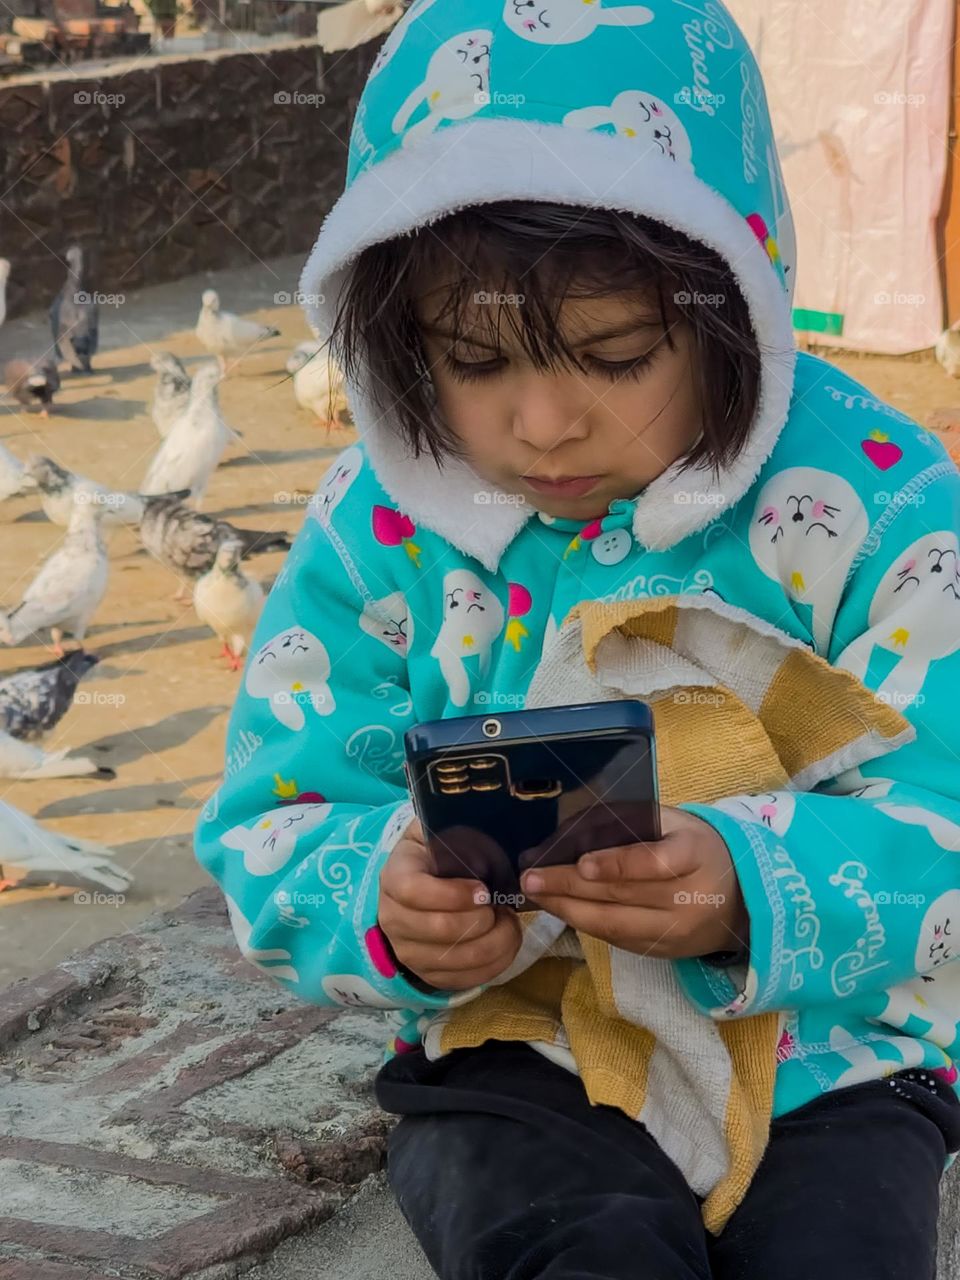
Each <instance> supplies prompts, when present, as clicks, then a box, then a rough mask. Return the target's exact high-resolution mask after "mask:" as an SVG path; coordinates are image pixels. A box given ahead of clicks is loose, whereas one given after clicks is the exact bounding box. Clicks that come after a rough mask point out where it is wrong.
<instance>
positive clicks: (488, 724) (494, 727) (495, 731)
mask: <svg viewBox="0 0 960 1280" xmlns="http://www.w3.org/2000/svg"><path fill="white" fill-rule="evenodd" d="M500 729H501V724H500V721H499V720H494V719H492V718H491V719H490V720H484V722H483V724H482V725H481V726H480V732H481V733H482V734H483V736H484V737H485V738H499V737H500Z"/></svg>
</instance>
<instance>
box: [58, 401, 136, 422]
mask: <svg viewBox="0 0 960 1280" xmlns="http://www.w3.org/2000/svg"><path fill="white" fill-rule="evenodd" d="M146 408H147V403H146V401H145V400H124V399H122V398H121V397H119V396H118V397H117V398H116V399H114V398H113V397H112V396H108V395H101V396H92V397H91V398H90V399H89V400H80V401H77V403H76V404H58V405H57V407H56V415H55V416H56V417H58V418H71V419H72V420H73V421H75V422H102V421H103V420H104V419H107V420H108V421H114V420H117V421H120V422H126V421H128V420H129V419H130V418H133V417H136V416H137V415H138V414H141V413H145V412H146ZM51 416H53V415H51Z"/></svg>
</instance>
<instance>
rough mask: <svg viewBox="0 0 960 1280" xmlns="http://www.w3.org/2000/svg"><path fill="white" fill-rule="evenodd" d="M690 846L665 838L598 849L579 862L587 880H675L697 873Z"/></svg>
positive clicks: (585, 855)
mask: <svg viewBox="0 0 960 1280" xmlns="http://www.w3.org/2000/svg"><path fill="white" fill-rule="evenodd" d="M688 849H689V846H688V843H687V842H686V841H685V840H683V839H679V840H675V839H671V838H670V837H669V836H665V837H664V839H662V840H656V841H652V842H651V843H649V844H646V843H638V844H625V845H617V846H616V847H614V848H611V849H595V850H594V851H593V852H592V853H585V854H583V856H582V857H581V858H579V859H578V861H577V862H576V864H575V865H576V868H577V871H578V873H579V874H580V875H581V876H582V877H583V878H584V879H585V880H675V879H677V878H678V877H679V876H684V875H689V874H690V872H692V871H693V870H695V867H694V865H693V864H692V861H691V859H690V857H689V856H688Z"/></svg>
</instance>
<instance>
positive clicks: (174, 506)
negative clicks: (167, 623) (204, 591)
mask: <svg viewBox="0 0 960 1280" xmlns="http://www.w3.org/2000/svg"><path fill="white" fill-rule="evenodd" d="M140 540H141V542H142V543H143V545H144V546H145V547H146V549H147V550H148V551H149V552H150V554H151V555H152V556H153V557H154V558H155V559H156V560H159V561H160V563H161V564H163V565H166V567H167V568H168V569H171V570H172V571H173V572H174V573H175V574H177V575H178V576H179V577H180V578H199V577H201V575H203V574H205V573H209V572H210V570H211V569H212V568H213V566H214V564H215V562H216V558H217V552H218V550H219V549H220V547H221V546H222V545H223V543H225V542H239V544H240V547H241V556H242V557H246V556H256V555H262V554H263V553H264V552H266V551H289V549H290V537H289V535H288V534H286V533H284V532H282V531H281V532H280V533H266V532H264V531H263V530H262V529H238V528H237V527H236V526H235V525H232V524H230V522H229V521H228V520H215V519H214V518H213V516H205V515H203V514H201V512H199V511H194V510H193V509H192V507H188V506H187V505H186V503H184V502H179V501H177V499H176V496H175V495H173V494H171V495H170V496H167V495H164V496H163V497H159V498H150V499H148V500H147V505H146V510H145V511H144V515H143V519H142V520H141V521H140Z"/></svg>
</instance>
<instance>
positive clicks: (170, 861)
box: [0, 258, 960, 986]
mask: <svg viewBox="0 0 960 1280" xmlns="http://www.w3.org/2000/svg"><path fill="white" fill-rule="evenodd" d="M300 265H301V260H300V259H299V258H287V259H283V260H281V261H275V262H271V263H266V264H258V265H256V266H252V267H249V268H244V269H242V270H233V271H228V272H221V273H213V274H205V275H203V276H201V277H195V278H192V279H188V280H184V281H180V282H179V283H177V284H175V285H164V286H160V287H158V288H156V289H152V290H146V291H143V292H141V293H139V294H138V295H136V297H132V298H128V299H126V300H125V302H124V303H123V305H122V306H119V307H117V308H115V309H113V310H108V311H107V313H106V314H105V315H104V317H103V346H104V347H105V348H106V349H105V350H104V349H102V350H101V354H100V356H99V359H98V360H97V361H96V362H95V363H96V368H95V372H94V373H93V374H92V375H89V376H82V375H74V376H69V375H67V376H66V377H65V386H64V390H63V391H62V393H61V395H60V396H59V399H58V405H59V406H60V412H58V413H57V414H55V415H54V416H52V417H51V418H49V419H48V420H46V421H44V420H42V419H40V418H38V417H37V416H35V415H32V414H25V413H23V412H21V411H19V409H18V408H17V407H16V406H14V405H12V404H10V403H9V402H8V403H0V439H2V441H3V443H4V444H6V445H7V446H8V447H9V448H10V449H11V450H12V451H13V452H14V453H16V454H17V455H18V456H20V457H26V456H27V454H29V453H31V452H40V453H46V454H48V455H50V456H51V457H53V458H55V459H56V460H57V461H58V462H60V463H61V464H63V465H65V466H68V467H70V468H72V469H74V470H77V471H80V472H82V473H83V474H85V475H88V476H91V477H94V478H95V479H97V480H99V481H100V482H102V483H107V484H110V485H112V486H115V487H118V488H127V489H135V488H136V487H137V485H138V483H139V482H140V480H141V479H142V478H143V475H144V473H145V471H146V467H147V464H148V461H149V459H150V457H151V456H152V453H153V451H154V449H155V448H156V446H157V443H158V437H157V435H156V432H155V429H154V426H153V423H152V421H151V418H150V412H149V410H150V401H151V398H152V390H153V380H154V379H153V374H152V372H151V370H150V368H149V364H148V361H149V358H150V355H151V354H152V352H154V351H156V350H160V349H166V350H171V351H173V352H175V353H176V354H177V355H179V356H180V357H181V358H182V359H183V360H184V361H185V362H186V363H187V365H188V367H189V368H193V367H195V366H196V364H197V363H198V362H199V361H200V359H201V358H203V355H204V353H203V351H202V349H201V348H200V346H199V344H198V343H197V341H196V339H195V337H194V335H193V331H192V330H193V325H194V323H195V321H196V313H197V308H198V306H199V298H200V293H201V292H202V290H203V289H204V288H206V287H208V286H210V285H213V286H214V287H216V288H218V289H219V290H220V292H221V298H222V301H223V305H224V306H225V307H227V308H229V309H232V310H237V311H241V312H243V313H245V314H249V315H252V316H255V317H256V318H258V319H260V320H262V321H263V322H264V323H270V324H272V325H275V326H276V327H277V328H279V329H280V330H281V333H282V337H281V338H277V339H273V340H270V341H269V342H266V343H264V344H263V346H262V347H261V348H259V349H258V350H257V352H256V353H255V354H252V355H250V356H249V357H248V358H247V359H245V360H244V361H243V363H242V365H241V367H240V369H239V370H238V371H237V372H236V373H233V374H231V376H230V377H228V378H227V380H226V381H225V382H224V383H223V384H222V385H221V404H222V407H223V410H224V416H225V417H226V419H227V421H228V422H229V423H230V424H231V425H232V426H234V427H236V428H238V429H239V430H240V431H242V432H243V441H242V446H239V447H233V448H231V450H230V451H229V453H228V454H227V457H226V460H225V461H224V463H223V465H221V467H220V468H219V470H218V471H217V473H216V475H215V476H214V478H213V481H212V483H211V485H210V488H209V490H208V492H207V495H206V498H205V501H204V508H203V509H204V510H205V511H207V512H210V513H216V514H218V515H222V516H224V517H226V518H227V519H229V520H232V521H234V522H235V523H240V524H244V525H249V526H254V527H258V528H264V529H287V530H289V531H290V532H291V533H293V532H295V531H296V530H297V529H298V528H299V526H300V524H301V522H302V520H303V515H304V506H303V498H304V497H305V496H306V495H309V493H310V492H312V490H313V489H314V488H315V486H316V484H317V482H318V480H319V479H320V477H321V476H322V474H323V472H324V470H325V469H326V467H327V466H328V465H329V461H330V459H331V458H332V457H333V456H335V454H336V452H337V451H338V449H339V448H342V447H343V446H344V444H346V443H347V442H348V441H349V438H350V437H349V434H348V433H346V434H345V433H341V434H340V436H339V437H337V438H335V439H331V440H329V441H328V440H326V439H325V437H324V432H323V430H322V429H321V428H319V427H318V426H317V425H316V422H315V420H314V419H313V417H312V416H311V415H310V414H309V413H307V412H306V411H304V410H301V409H299V408H298V407H297V405H296V403H295V401H294V398H293V393H292V388H291V385H290V382H289V381H288V380H287V375H286V373H285V371H284V367H283V366H284V361H285V359H286V357H287V355H288V354H289V352H290V349H291V348H292V347H293V346H294V345H295V344H296V343H297V342H299V341H301V340H302V339H304V338H306V337H308V336H309V334H308V331H307V328H306V324H305V321H304V318H303V315H302V313H301V311H300V309H299V307H297V306H295V305H283V306H277V305H275V298H276V295H277V294H278V293H279V292H282V291H287V292H289V293H292V292H293V291H294V290H295V288H296V282H297V276H298V273H299V268H300ZM46 335H47V329H46V323H45V319H44V317H43V316H42V315H37V316H32V317H28V318H27V319H25V320H20V321H14V322H8V324H7V325H6V326H4V328H3V329H2V330H0V357H2V359H3V360H6V359H8V358H10V357H11V356H13V355H25V354H30V353H37V352H39V351H42V350H45V349H46V342H47V337H46ZM837 363H839V364H841V365H842V366H843V367H844V368H846V369H847V370H848V371H849V372H850V373H852V374H853V376H854V377H856V378H858V379H859V380H860V381H862V382H863V383H865V384H866V386H867V387H869V388H870V390H871V391H872V392H873V393H874V394H876V395H878V396H880V397H882V398H883V399H886V400H888V401H889V402H890V403H892V404H893V405H895V406H896V407H897V408H900V409H902V410H904V411H905V412H907V413H909V414H912V415H914V416H916V417H917V418H918V419H919V420H920V421H921V422H926V420H927V417H928V415H929V413H930V412H931V411H933V410H937V409H942V408H943V407H944V406H953V405H960V385H957V384H954V383H952V382H951V381H950V380H949V379H948V378H947V377H946V375H945V374H944V373H943V371H942V370H941V368H940V366H939V365H937V364H936V363H935V362H934V361H933V359H932V356H930V357H911V358H907V359H880V358H871V357H857V356H849V357H844V358H842V359H840V360H838V361H837ZM958 415H960V410H958ZM61 536H62V531H61V530H60V529H58V528H56V527H55V526H53V525H51V524H49V523H48V522H47V521H46V520H45V519H44V517H43V515H42V512H41V511H40V510H39V504H38V503H37V501H36V500H34V499H28V498H15V499H12V500H10V501H8V502H7V503H5V504H3V507H2V508H0V604H2V605H3V606H5V607H10V606H12V605H13V604H15V603H16V602H17V601H18V600H19V597H20V592H21V591H22V589H23V587H24V586H25V585H26V583H27V582H28V581H29V579H30V578H31V576H32V574H33V572H35V570H36V567H37V564H38V562H39V561H40V560H41V559H42V558H43V557H44V556H45V555H47V554H48V553H49V551H50V550H51V549H52V548H53V547H54V546H56V544H57V543H58V542H59V541H60V538H61ZM280 561H281V557H280V555H277V554H273V555H269V556H263V557H260V558H259V559H257V560H254V561H252V562H251V563H250V570H251V572H252V573H253V576H256V577H258V578H259V579H260V580H261V581H263V582H264V583H266V584H269V582H270V580H271V579H272V578H273V576H274V575H275V574H276V572H277V570H278V568H279V566H280ZM110 563H111V578H110V583H109V587H108V591H107V595H106V598H105V599H104V601H103V604H102V605H101V607H100V609H99V611H98V613H97V615H96V617H95V620H94V624H93V626H92V629H91V631H90V634H89V636H88V640H87V647H88V648H89V649H90V650H91V651H92V652H95V653H97V654H99V655H100V658H101V662H100V665H99V666H98V667H96V668H95V669H94V671H93V672H92V673H91V676H90V677H89V678H88V679H86V680H85V681H84V682H83V683H82V684H81V686H80V690H79V693H78V697H77V700H76V703H75V705H74V707H73V708H72V709H71V711H70V712H69V713H68V714H67V716H66V717H65V718H64V719H63V720H62V721H61V723H60V725H59V727H58V728H57V730H56V731H55V732H54V733H53V735H52V737H51V738H50V739H48V742H47V744H46V745H47V746H48V747H50V748H53V747H66V746H69V747H70V748H71V750H72V751H74V752H75V753H78V754H83V755H92V756H94V757H95V758H96V759H97V760H98V761H100V762H102V763H104V764H109V765H111V766H112V767H113V768H115V769H116V771H117V777H116V779H115V780H114V781H108V782H98V781H89V782H88V781H85V780H83V779H59V780H44V781H31V782H13V783H11V782H6V781H5V782H2V783H0V796H2V798H3V799H5V800H7V801H8V802H10V803H12V804H15V805H17V806H19V807H20V808H21V809H23V810H25V811H26V812H27V813H29V814H31V815H33V816H34V817H36V818H38V819H39V820H40V821H41V822H43V823H45V824H47V825H49V826H50V827H51V828H53V829H56V830H58V831H64V832H69V833H71V834H73V835H77V836H82V837H86V838H88V839H93V840H99V841H103V842H104V843H107V844H109V845H111V846H113V848H114V849H115V850H116V854H117V857H118V859H119V861H120V862H121V863H122V864H123V865H124V866H126V867H128V868H129V869H130V870H131V871H132V872H133V874H134V876H135V881H134V884H133V886H132V887H131V889H130V890H129V892H128V893H127V895H126V900H125V901H124V902H123V903H122V904H119V905H114V904H103V903H77V902H75V901H74V900H73V895H72V892H70V893H69V894H68V895H67V896H65V897H60V898H52V897H30V898H28V899H27V898H25V896H24V895H23V893H22V892H17V891H14V892H9V893H3V894H0V986H2V985H4V984H6V983H8V982H10V981H12V980H13V979H15V978H18V977H21V976H24V975H28V974H35V973H40V972H42V971H43V970H45V969H47V968H49V967H50V966H51V965H53V964H56V963H57V962H58V961H59V960H60V959H62V958H63V957H65V956H67V955H69V954H70V953H71V952H72V951H75V950H77V949H78V948H80V947H82V946H85V945H87V944H88V943H90V942H93V941H95V940H96V939H98V938H100V937H105V936H108V935H112V934H116V933H120V932H122V931H123V930H125V929H130V928H132V927H133V926H135V925H136V923H137V922H138V921H139V920H141V919H142V918H143V917H144V916H146V915H147V914H149V913H150V912H151V911H152V910H154V909H155V908H157V907H169V906H173V905H175V904H176V903H177V902H179V901H180V900H181V899H182V898H183V897H184V895H185V894H187V893H189V892H190V891H191V890H192V889H194V888H196V887H197V886H199V885H201V884H203V883H204V882H205V881H206V874H205V873H204V872H203V871H202V869H201V868H200V867H199V866H198V865H197V863H196V862H195V860H194V857H193V853H192V843H191V831H192V827H193V824H194V821H195V818H196V814H197V810H198V808H199V806H200V805H201V804H202V803H203V801H204V800H205V799H206V797H207V796H208V795H209V794H210V793H211V791H212V790H213V789H214V787H215V785H216V783H217V780H218V777H219V773H220V769H221V764H222V755H223V745H224V733H225V729H226V718H227V712H228V709H229V707H230V705H231V703H232V701H233V698H234V695H235V692H236V690H237V686H238V680H239V677H238V676H237V675H236V674H234V673H232V672H231V671H230V670H229V669H228V668H227V666H226V664H225V663H223V662H222V661H219V660H218V658H217V653H218V650H219V645H218V642H217V641H216V640H215V638H214V637H213V635H212V633H210V632H209V631H208V630H207V629H206V628H205V627H203V626H202V625H201V624H200V623H199V621H198V619H197V618H196V616H195V615H194V613H193V611H192V608H191V606H190V605H189V603H187V604H177V603H174V601H173V598H172V597H173V594H174V592H175V590H176V585H177V584H176V581H175V579H174V578H173V577H172V576H171V575H170V574H169V573H168V572H167V571H166V570H165V569H164V568H163V567H162V566H160V565H159V564H157V563H156V562H155V561H154V560H152V559H151V558H150V557H148V556H147V555H146V553H145V552H144V551H142V549H140V547H139V543H138V540H137V537H136V533H135V531H133V530H130V529H126V528H120V529H118V530H117V531H116V532H114V533H112V534H111V535H110ZM49 656H50V655H49V654H48V653H47V652H45V651H44V650H43V649H41V648H29V647H26V646H24V647H21V648H17V649H4V650H0V674H6V673H8V672H10V671H13V670H18V669H20V668H23V667H26V666H29V665H33V664H35V663H36V662H39V661H45V660H47V659H48V658H49Z"/></svg>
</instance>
